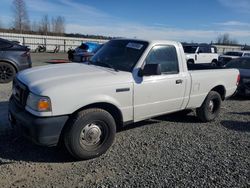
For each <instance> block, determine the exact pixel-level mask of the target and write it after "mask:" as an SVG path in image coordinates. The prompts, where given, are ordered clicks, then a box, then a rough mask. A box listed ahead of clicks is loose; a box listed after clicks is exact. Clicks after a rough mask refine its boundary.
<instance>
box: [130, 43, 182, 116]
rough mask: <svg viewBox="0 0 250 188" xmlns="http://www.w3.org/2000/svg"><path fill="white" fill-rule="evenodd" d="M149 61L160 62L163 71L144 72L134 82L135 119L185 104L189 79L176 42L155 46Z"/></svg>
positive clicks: (165, 111)
mask: <svg viewBox="0 0 250 188" xmlns="http://www.w3.org/2000/svg"><path fill="white" fill-rule="evenodd" d="M145 63H146V64H160V65H161V69H162V74H161V75H155V76H143V78H142V81H141V82H140V83H135V86H134V120H135V121H139V120H143V119H147V118H149V117H153V116H157V115H160V114H164V113H167V112H173V111H177V110H179V109H180V108H181V106H182V103H183V100H184V95H185V85H186V79H185V76H184V75H183V74H181V73H180V71H179V66H178V65H179V63H178V58H177V53H176V48H175V46H170V45H164V46H162V45H161V46H154V47H153V48H152V49H151V51H150V52H149V54H148V56H147V58H146V60H145Z"/></svg>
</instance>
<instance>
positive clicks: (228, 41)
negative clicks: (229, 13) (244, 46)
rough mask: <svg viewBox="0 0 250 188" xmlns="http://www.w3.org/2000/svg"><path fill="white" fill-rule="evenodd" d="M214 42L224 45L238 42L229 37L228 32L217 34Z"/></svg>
mask: <svg viewBox="0 0 250 188" xmlns="http://www.w3.org/2000/svg"><path fill="white" fill-rule="evenodd" d="M216 43H217V44H225V45H232V44H238V42H237V40H235V39H231V37H230V35H229V34H228V33H224V34H222V35H219V36H218V37H217V40H216Z"/></svg>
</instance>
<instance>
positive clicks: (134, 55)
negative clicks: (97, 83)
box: [90, 40, 148, 72]
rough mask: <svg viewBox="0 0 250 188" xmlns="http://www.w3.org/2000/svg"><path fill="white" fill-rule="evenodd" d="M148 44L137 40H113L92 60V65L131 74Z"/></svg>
mask: <svg viewBox="0 0 250 188" xmlns="http://www.w3.org/2000/svg"><path fill="white" fill-rule="evenodd" d="M147 46H148V43H147V42H144V41H136V40H111V41H109V42H108V43H106V44H105V45H104V46H103V47H101V49H99V50H98V52H97V53H96V54H95V55H94V56H93V57H92V58H91V59H90V63H91V64H94V65H97V66H103V67H109V68H113V69H115V70H121V71H127V72H131V71H132V70H133V68H134V66H135V64H136V63H137V61H138V60H139V58H140V57H141V55H142V54H143V52H144V50H145V49H146V48H147Z"/></svg>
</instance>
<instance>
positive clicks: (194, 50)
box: [182, 43, 219, 66]
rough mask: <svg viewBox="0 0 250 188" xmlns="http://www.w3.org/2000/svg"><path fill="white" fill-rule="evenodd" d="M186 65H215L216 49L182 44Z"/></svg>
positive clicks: (209, 46)
mask: <svg viewBox="0 0 250 188" xmlns="http://www.w3.org/2000/svg"><path fill="white" fill-rule="evenodd" d="M182 45H183V49H184V52H185V54H186V59H187V63H188V64H211V65H213V66H216V65H217V62H218V56H219V55H218V54H217V48H216V47H215V46H211V45H209V44H188V43H182Z"/></svg>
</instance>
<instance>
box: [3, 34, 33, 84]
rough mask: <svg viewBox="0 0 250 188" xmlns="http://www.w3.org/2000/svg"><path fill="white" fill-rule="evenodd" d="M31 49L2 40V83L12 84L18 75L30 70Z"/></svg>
mask: <svg viewBox="0 0 250 188" xmlns="http://www.w3.org/2000/svg"><path fill="white" fill-rule="evenodd" d="M30 67H31V59H30V49H29V48H28V47H27V46H22V45H19V44H18V43H17V42H15V41H8V40H5V39H1V38H0V83H8V82H11V81H12V80H13V79H14V77H15V75H16V73H17V72H19V71H21V70H24V69H27V68H30Z"/></svg>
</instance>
